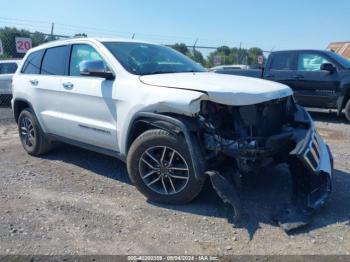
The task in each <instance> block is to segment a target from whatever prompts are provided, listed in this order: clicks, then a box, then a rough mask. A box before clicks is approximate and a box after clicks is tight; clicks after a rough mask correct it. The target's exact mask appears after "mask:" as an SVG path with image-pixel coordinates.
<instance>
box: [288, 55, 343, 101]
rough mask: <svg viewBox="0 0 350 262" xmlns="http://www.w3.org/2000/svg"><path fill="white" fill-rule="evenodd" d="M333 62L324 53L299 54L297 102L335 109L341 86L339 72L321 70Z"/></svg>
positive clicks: (296, 77) (296, 88)
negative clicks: (325, 64)
mask: <svg viewBox="0 0 350 262" xmlns="http://www.w3.org/2000/svg"><path fill="white" fill-rule="evenodd" d="M324 63H331V64H333V65H334V66H336V65H335V64H334V63H333V61H332V60H331V59H330V58H328V57H327V56H325V55H324V54H323V53H320V52H315V51H303V52H300V53H299V54H298V63H297V64H298V65H297V72H296V75H295V84H294V91H295V98H296V100H297V102H298V103H299V104H301V105H304V106H310V107H335V105H336V100H337V97H338V95H337V93H338V91H339V90H338V89H339V85H340V76H339V73H338V71H335V72H333V73H330V72H329V71H324V70H321V65H322V64H324Z"/></svg>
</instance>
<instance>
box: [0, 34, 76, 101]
mask: <svg viewBox="0 0 350 262" xmlns="http://www.w3.org/2000/svg"><path fill="white" fill-rule="evenodd" d="M65 38H69V36H63V35H54V34H45V33H40V32H34V33H30V32H28V31H26V30H18V29H15V28H9V27H5V28H1V29H0V107H10V106H11V99H12V91H11V90H12V88H11V85H12V75H13V73H14V72H15V71H16V70H17V67H18V66H19V65H20V63H21V60H22V58H23V57H24V55H25V54H26V52H27V51H28V50H29V49H30V48H32V47H35V46H38V45H41V44H43V43H47V42H50V41H53V40H58V39H65Z"/></svg>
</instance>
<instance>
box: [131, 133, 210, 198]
mask: <svg viewBox="0 0 350 262" xmlns="http://www.w3.org/2000/svg"><path fill="white" fill-rule="evenodd" d="M164 148H165V149H164ZM147 153H148V154H147ZM149 155H151V156H153V158H151V157H150V156H149ZM162 156H164V157H163V160H164V161H163V163H162V161H161V159H162ZM171 159H172V160H171ZM156 161H158V162H156ZM146 162H147V163H146ZM149 164H150V165H149ZM157 165H159V167H158V168H157ZM151 166H152V167H154V168H152V167H151ZM127 167H128V173H129V176H130V179H131V181H132V183H133V184H134V185H135V186H136V188H137V189H138V190H139V191H140V192H141V193H142V194H143V195H144V196H146V197H147V198H148V199H149V200H151V201H155V202H160V203H167V204H185V203H188V202H190V201H192V200H193V199H194V198H195V197H196V196H197V195H198V194H199V193H200V192H201V190H202V187H203V184H204V182H205V177H204V176H203V178H202V179H200V180H198V179H196V178H195V174H194V169H193V164H192V161H191V156H190V153H189V151H188V147H187V143H186V141H185V139H184V138H183V137H182V136H180V135H177V136H175V135H172V134H170V133H169V132H167V131H165V130H161V129H152V130H148V131H146V132H144V133H143V134H141V135H140V136H139V137H138V138H137V139H136V140H135V141H134V142H133V143H132V145H131V147H130V150H129V153H128V156H127ZM174 169H175V170H174ZM177 169H178V170H177ZM181 169H183V170H181ZM185 169H187V171H185ZM157 170H158V171H159V172H157ZM142 177H143V178H142ZM185 177H187V179H185ZM157 179H159V180H158V181H156V182H154V183H153V184H152V182H153V181H154V180H157ZM147 184H149V185H147Z"/></svg>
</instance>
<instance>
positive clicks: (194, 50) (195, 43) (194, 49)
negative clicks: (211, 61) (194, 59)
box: [193, 38, 198, 56]
mask: <svg viewBox="0 0 350 262" xmlns="http://www.w3.org/2000/svg"><path fill="white" fill-rule="evenodd" d="M197 42H198V38H197V39H196V41H195V42H194V44H193V56H194V53H195V52H196V45H197Z"/></svg>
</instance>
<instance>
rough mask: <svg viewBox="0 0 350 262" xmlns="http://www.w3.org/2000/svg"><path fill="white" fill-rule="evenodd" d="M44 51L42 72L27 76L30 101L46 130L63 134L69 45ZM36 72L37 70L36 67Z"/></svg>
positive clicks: (41, 63) (41, 65)
mask: <svg viewBox="0 0 350 262" xmlns="http://www.w3.org/2000/svg"><path fill="white" fill-rule="evenodd" d="M42 52H43V58H42V59H41V61H40V62H39V63H38V64H39V65H40V66H39V67H40V74H31V75H28V77H27V81H28V85H29V88H31V89H32V90H31V94H32V97H31V98H30V101H32V104H33V106H34V107H35V108H34V109H35V111H36V112H35V113H36V115H37V116H38V117H39V118H40V122H41V124H42V126H43V127H44V129H45V131H46V132H48V133H54V134H62V130H63V128H62V126H63V124H64V122H63V119H62V114H61V110H62V108H64V106H65V104H64V103H65V102H64V101H65V98H64V97H63V96H62V94H61V92H60V91H61V77H62V76H64V75H65V74H67V57H68V46H67V45H63V46H57V47H52V48H48V49H46V50H44V51H42ZM25 66H26V65H24V67H25ZM36 67H37V66H36ZM34 72H35V73H36V72H37V69H36V68H35V71H34Z"/></svg>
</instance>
